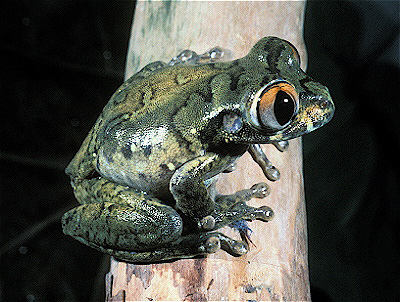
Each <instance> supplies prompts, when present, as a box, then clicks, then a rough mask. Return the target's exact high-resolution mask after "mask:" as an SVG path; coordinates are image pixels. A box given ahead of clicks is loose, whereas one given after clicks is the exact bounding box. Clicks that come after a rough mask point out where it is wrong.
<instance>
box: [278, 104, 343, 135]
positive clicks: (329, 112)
mask: <svg viewBox="0 0 400 302" xmlns="http://www.w3.org/2000/svg"><path fill="white" fill-rule="evenodd" d="M307 103H308V104H307V105H306V106H304V107H301V108H299V112H298V113H297V115H296V117H295V118H294V119H293V121H292V122H291V123H290V124H289V125H288V127H286V128H285V129H282V130H281V131H279V132H278V133H276V134H275V135H272V136H270V140H271V142H274V141H282V140H288V139H292V138H296V137H299V136H302V135H304V134H307V133H309V132H311V131H314V130H316V129H318V128H320V127H322V126H323V125H325V124H326V123H328V122H329V121H330V120H331V119H332V117H333V114H334V112H335V106H334V104H333V102H332V100H331V99H325V98H318V99H316V100H315V99H314V100H312V101H310V102H307Z"/></svg>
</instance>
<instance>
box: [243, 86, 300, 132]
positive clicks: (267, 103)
mask: <svg viewBox="0 0 400 302" xmlns="http://www.w3.org/2000/svg"><path fill="white" fill-rule="evenodd" d="M297 110H298V95H297V93H296V90H295V89H294V87H293V86H292V85H290V84H289V83H287V82H283V81H280V82H274V83H272V84H267V85H265V86H264V87H262V88H261V89H260V90H259V91H258V92H257V93H256V94H255V96H254V99H253V102H252V104H251V107H250V120H251V123H252V124H253V125H254V126H255V127H256V128H260V129H265V130H273V131H277V130H281V129H283V128H285V127H286V126H287V125H288V124H289V123H290V122H291V120H292V118H293V116H294V115H295V114H296V113H297Z"/></svg>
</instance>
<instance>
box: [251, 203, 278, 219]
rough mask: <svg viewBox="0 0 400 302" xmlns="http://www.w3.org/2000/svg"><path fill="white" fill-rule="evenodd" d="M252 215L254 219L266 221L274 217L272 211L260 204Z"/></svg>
mask: <svg viewBox="0 0 400 302" xmlns="http://www.w3.org/2000/svg"><path fill="white" fill-rule="evenodd" d="M253 215H254V219H257V220H261V221H264V222H268V221H271V220H272V218H274V211H273V210H272V209H271V208H270V207H268V206H261V207H259V208H256V209H255V210H254V212H253Z"/></svg>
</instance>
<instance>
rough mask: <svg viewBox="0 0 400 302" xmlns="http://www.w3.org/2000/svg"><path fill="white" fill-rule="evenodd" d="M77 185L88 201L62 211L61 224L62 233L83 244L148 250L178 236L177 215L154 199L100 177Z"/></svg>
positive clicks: (179, 220)
mask: <svg viewBox="0 0 400 302" xmlns="http://www.w3.org/2000/svg"><path fill="white" fill-rule="evenodd" d="M77 186H80V189H82V188H83V189H85V188H86V187H87V188H86V190H83V191H85V192H86V193H85V195H86V202H88V203H86V204H82V205H80V206H78V207H76V208H73V209H72V210H70V211H68V212H67V213H65V214H64V216H63V218H62V226H63V231H64V233H66V234H67V235H70V236H72V237H74V238H76V239H78V240H79V241H81V242H83V243H85V244H87V245H92V244H94V245H98V246H102V247H104V248H110V249H135V250H148V249H149V248H153V247H157V246H160V245H162V244H166V243H169V242H172V241H176V240H177V239H178V238H180V237H181V234H182V229H183V222H182V219H181V217H180V215H179V214H178V213H177V212H176V211H175V210H174V209H173V208H172V207H170V206H167V205H164V204H162V203H161V202H160V201H159V200H157V199H156V198H152V197H149V196H147V195H145V194H143V193H139V192H136V191H135V190H132V189H130V188H128V187H125V186H121V185H117V184H115V183H112V182H109V181H107V180H104V179H101V178H100V179H97V178H96V179H91V180H84V181H83V182H82V183H80V184H78V185H75V187H77ZM78 191H79V192H81V191H82V190H78ZM80 198H82V196H80ZM81 201H82V200H81Z"/></svg>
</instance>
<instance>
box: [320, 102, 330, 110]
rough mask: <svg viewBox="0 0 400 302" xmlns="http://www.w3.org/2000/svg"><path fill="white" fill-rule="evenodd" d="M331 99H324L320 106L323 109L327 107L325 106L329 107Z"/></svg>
mask: <svg viewBox="0 0 400 302" xmlns="http://www.w3.org/2000/svg"><path fill="white" fill-rule="evenodd" d="M329 103H330V102H329V101H328V100H323V101H322V102H321V103H320V107H321V109H325V108H327V107H328V106H329Z"/></svg>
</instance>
